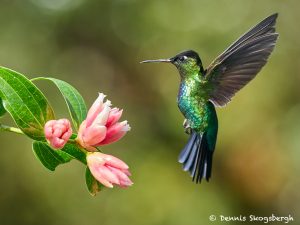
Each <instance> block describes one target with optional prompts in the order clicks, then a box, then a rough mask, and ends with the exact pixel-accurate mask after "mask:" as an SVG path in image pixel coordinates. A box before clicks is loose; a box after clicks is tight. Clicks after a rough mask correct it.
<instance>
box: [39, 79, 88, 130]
mask: <svg viewBox="0 0 300 225" xmlns="http://www.w3.org/2000/svg"><path fill="white" fill-rule="evenodd" d="M34 80H49V81H52V82H53V83H54V84H55V85H56V86H57V88H58V89H59V91H60V92H61V94H62V95H63V97H64V99H65V101H66V103H67V106H68V109H69V112H70V115H71V118H72V121H73V124H74V127H75V129H76V130H78V129H79V126H80V124H81V123H82V121H83V120H85V118H86V115H87V109H86V105H85V102H84V99H83V97H82V96H81V95H80V93H79V92H78V91H77V90H76V89H75V88H74V87H73V86H71V85H70V84H68V83H67V82H65V81H62V80H58V79H55V78H51V77H49V78H48V77H38V78H35V79H34Z"/></svg>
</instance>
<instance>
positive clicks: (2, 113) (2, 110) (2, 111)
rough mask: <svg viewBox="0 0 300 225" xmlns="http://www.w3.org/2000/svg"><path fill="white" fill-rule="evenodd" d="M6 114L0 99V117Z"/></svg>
mask: <svg viewBox="0 0 300 225" xmlns="http://www.w3.org/2000/svg"><path fill="white" fill-rule="evenodd" d="M5 113H6V110H5V109H4V106H3V103H2V98H0V117H1V116H3V115H4V114H5Z"/></svg>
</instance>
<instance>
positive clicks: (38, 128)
mask: <svg viewBox="0 0 300 225" xmlns="http://www.w3.org/2000/svg"><path fill="white" fill-rule="evenodd" d="M0 97H1V98H2V100H3V106H4V108H5V109H6V111H7V112H9V114H10V115H11V116H12V118H13V119H14V121H15V122H16V124H17V126H18V127H19V128H20V129H21V130H22V131H23V132H24V133H25V134H26V135H27V136H29V137H30V138H32V139H35V140H44V139H45V138H44V125H45V123H46V122H47V121H48V120H51V119H54V113H53V110H52V108H51V106H50V105H49V103H48V101H47V99H46V98H45V96H44V95H43V94H42V92H41V91H40V90H39V89H38V88H37V87H36V86H35V85H34V84H33V83H32V82H31V81H30V80H28V79H27V78H26V77H25V76H24V75H22V74H20V73H17V72H15V71H13V70H10V69H7V68H4V67H0Z"/></svg>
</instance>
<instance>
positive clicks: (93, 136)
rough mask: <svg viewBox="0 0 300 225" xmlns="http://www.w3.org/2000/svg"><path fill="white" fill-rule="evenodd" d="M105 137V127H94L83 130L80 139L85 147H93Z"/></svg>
mask: <svg viewBox="0 0 300 225" xmlns="http://www.w3.org/2000/svg"><path fill="white" fill-rule="evenodd" d="M105 135H106V127H105V126H99V125H94V126H91V127H89V128H87V129H86V130H85V132H84V134H83V136H82V139H83V142H84V143H85V144H86V145H90V146H93V145H96V144H97V143H99V142H101V141H102V140H103V139H104V138H105Z"/></svg>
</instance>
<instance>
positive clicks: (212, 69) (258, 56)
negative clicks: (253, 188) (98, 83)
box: [141, 13, 278, 183]
mask: <svg viewBox="0 0 300 225" xmlns="http://www.w3.org/2000/svg"><path fill="white" fill-rule="evenodd" d="M277 16H278V14H277V13H276V14H273V15H271V16H269V17H267V18H266V19H264V20H263V21H261V22H260V23H259V24H257V25H256V26H254V27H253V28H251V29H250V30H249V31H248V32H246V33H245V34H244V35H242V36H241V37H240V38H239V39H238V40H237V41H235V42H234V43H233V44H232V45H230V46H229V47H228V48H227V49H226V50H225V51H224V52H223V53H222V54H220V55H219V56H218V57H217V58H216V59H215V60H214V61H213V62H212V63H211V64H210V65H209V66H208V67H207V69H204V68H203V66H202V62H201V59H200V57H199V55H198V54H197V53H196V52H195V51H192V50H189V51H184V52H181V53H179V54H177V55H175V56H174V57H172V58H169V59H158V60H146V61H142V62H141V63H152V62H165V63H171V64H173V65H175V66H176V68H177V69H178V71H179V74H180V78H181V81H180V87H179V92H178V96H177V103H178V107H179V109H180V111H181V112H182V114H183V115H184V117H185V121H184V124H183V126H184V128H185V130H186V132H187V133H189V134H190V138H189V140H188V143H187V144H186V146H185V147H184V148H183V150H182V152H181V153H180V155H179V162H180V163H182V164H183V170H184V171H189V173H190V175H191V176H192V178H193V181H195V182H196V183H198V182H201V179H202V178H205V179H206V180H207V181H209V179H210V177H211V170H212V158H213V153H214V149H215V145H216V140H217V132H218V119H217V114H216V110H215V107H222V106H225V105H226V104H227V103H229V102H230V101H231V98H232V97H233V96H234V95H235V93H236V92H238V91H239V90H240V89H241V88H243V87H244V86H245V85H246V84H247V83H248V82H249V81H251V80H252V79H253V78H254V77H255V76H256V74H257V73H258V72H259V71H260V70H261V69H262V67H263V66H264V65H265V64H266V62H267V60H268V58H269V56H270V54H271V52H272V51H273V49H274V46H275V43H276V40H277V38H278V34H277V33H275V24H276V19H277Z"/></svg>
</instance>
